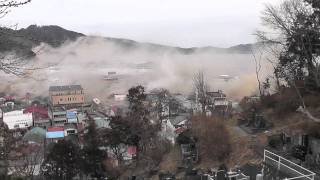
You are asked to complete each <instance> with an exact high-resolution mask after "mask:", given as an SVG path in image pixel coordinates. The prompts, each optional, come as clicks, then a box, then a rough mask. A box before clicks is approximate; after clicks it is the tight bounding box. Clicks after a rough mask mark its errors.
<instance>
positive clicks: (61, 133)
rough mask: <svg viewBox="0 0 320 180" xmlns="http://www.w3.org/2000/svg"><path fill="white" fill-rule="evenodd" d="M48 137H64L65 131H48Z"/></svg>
mask: <svg viewBox="0 0 320 180" xmlns="http://www.w3.org/2000/svg"><path fill="white" fill-rule="evenodd" d="M46 137H47V138H48V139H53V138H63V137H64V131H53V132H47V135H46Z"/></svg>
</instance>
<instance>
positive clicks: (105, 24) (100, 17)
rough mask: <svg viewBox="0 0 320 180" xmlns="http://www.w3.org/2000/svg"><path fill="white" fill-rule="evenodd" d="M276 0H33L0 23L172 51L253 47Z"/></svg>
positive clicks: (14, 10) (277, 0)
mask: <svg viewBox="0 0 320 180" xmlns="http://www.w3.org/2000/svg"><path fill="white" fill-rule="evenodd" d="M279 1H280V0H32V2H31V3H30V4H28V5H25V6H23V7H20V8H16V9H13V10H12V12H11V13H10V14H8V16H6V17H5V18H3V19H1V21H2V23H5V24H15V23H18V25H19V26H18V27H20V28H21V27H26V26H28V25H30V24H38V25H59V26H62V27H64V28H66V29H70V30H75V31H78V32H82V33H85V34H94V35H103V36H109V37H118V38H129V39H133V40H137V41H143V42H153V43H160V44H165V45H173V46H182V47H191V46H221V47H226V46H232V45H235V44H240V43H251V42H253V41H254V40H255V37H254V36H253V35H252V33H253V32H254V31H255V30H256V29H257V28H258V27H259V26H260V13H261V11H262V10H263V8H264V4H265V3H272V4H275V3H278V2H279Z"/></svg>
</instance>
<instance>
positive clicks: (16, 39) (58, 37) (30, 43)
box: [0, 25, 84, 56]
mask: <svg viewBox="0 0 320 180" xmlns="http://www.w3.org/2000/svg"><path fill="white" fill-rule="evenodd" d="M81 36H84V35H83V34H81V33H77V32H73V31H68V30H65V29H63V28H61V27H59V26H36V25H31V26H29V27H28V28H25V29H20V30H12V29H8V28H0V52H9V51H15V52H16V53H18V54H23V55H30V56H32V55H34V53H33V52H32V51H31V49H32V48H33V47H35V46H38V45H39V44H40V43H42V42H44V43H47V44H50V45H51V46H53V47H58V46H60V45H61V44H62V43H64V42H65V41H66V40H76V39H77V38H78V37H81Z"/></svg>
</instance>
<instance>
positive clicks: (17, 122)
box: [3, 110, 33, 129]
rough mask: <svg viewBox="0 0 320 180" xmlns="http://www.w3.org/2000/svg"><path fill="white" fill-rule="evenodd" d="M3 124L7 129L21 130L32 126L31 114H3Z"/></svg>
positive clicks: (12, 112)
mask: <svg viewBox="0 0 320 180" xmlns="http://www.w3.org/2000/svg"><path fill="white" fill-rule="evenodd" d="M3 122H4V123H6V124H7V125H8V128H9V129H18V128H20V129H23V128H28V127H31V126H32V124H33V119H32V113H25V114H24V113H23V110H18V111H11V112H8V113H4V114H3Z"/></svg>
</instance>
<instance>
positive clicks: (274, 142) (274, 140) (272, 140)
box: [268, 136, 282, 148]
mask: <svg viewBox="0 0 320 180" xmlns="http://www.w3.org/2000/svg"><path fill="white" fill-rule="evenodd" d="M281 144H282V141H281V138H280V136H271V137H269V139H268V145H269V146H270V147H272V148H277V147H279V145H281Z"/></svg>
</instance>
